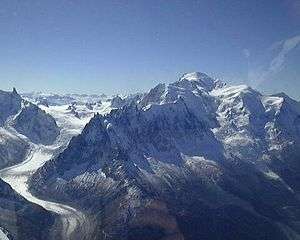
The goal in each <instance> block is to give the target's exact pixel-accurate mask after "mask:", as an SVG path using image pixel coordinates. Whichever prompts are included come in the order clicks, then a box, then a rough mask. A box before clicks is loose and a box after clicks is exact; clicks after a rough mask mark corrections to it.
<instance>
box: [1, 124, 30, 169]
mask: <svg viewBox="0 0 300 240" xmlns="http://www.w3.org/2000/svg"><path fill="white" fill-rule="evenodd" d="M28 148H29V144H28V143H27V142H26V141H24V140H23V139H21V138H19V137H17V136H14V135H12V134H11V133H9V132H8V131H7V130H5V129H4V128H1V127H0V169H2V168H5V167H9V166H12V165H14V164H17V163H19V162H21V161H23V159H24V158H25V156H26V153H27V150H28Z"/></svg>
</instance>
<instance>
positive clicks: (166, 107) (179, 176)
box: [29, 73, 300, 240]
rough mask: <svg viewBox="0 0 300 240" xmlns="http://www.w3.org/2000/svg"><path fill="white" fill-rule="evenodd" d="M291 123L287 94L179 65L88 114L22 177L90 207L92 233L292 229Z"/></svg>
mask: <svg viewBox="0 0 300 240" xmlns="http://www.w3.org/2000/svg"><path fill="white" fill-rule="evenodd" d="M299 130H300V104H299V103H298V102H296V101H294V100H292V99H290V98H289V97H288V96H286V95H284V94H279V95H274V96H263V95H261V94H260V93H258V92H257V91H255V90H253V89H251V88H249V87H247V86H226V85H225V84H223V83H221V82H219V81H215V80H214V79H212V78H210V77H209V76H207V75H206V74H203V73H190V74H185V75H183V76H182V77H181V78H180V79H179V81H177V82H175V83H172V84H169V85H165V84H159V85H158V86H156V87H155V88H153V89H152V90H150V91H149V93H147V94H145V95H143V96H142V98H139V99H138V100H137V101H132V102H131V103H130V104H128V105H125V106H124V107H123V108H121V109H117V110H113V111H112V112H111V113H110V114H107V115H105V116H100V115H96V116H95V117H94V118H93V119H92V120H91V121H90V122H89V123H88V124H87V126H86V127H85V128H84V130H83V132H82V134H80V135H79V136H77V137H74V138H73V139H72V140H71V142H70V144H69V146H68V147H67V148H66V149H65V150H64V151H63V152H62V153H61V154H60V155H58V156H57V157H56V158H54V159H52V160H51V161H49V162H47V163H46V164H45V165H44V166H43V167H41V168H40V169H39V170H38V171H37V172H36V173H35V174H34V175H33V177H32V179H31V181H30V183H29V184H30V186H31V189H32V190H33V191H35V193H37V194H41V195H43V196H45V197H51V198H54V199H56V200H59V201H63V202H67V203H68V204H74V205H75V206H77V207H78V206H79V207H80V208H81V209H82V210H83V211H85V212H86V213H87V214H89V215H90V216H91V217H92V219H94V222H95V226H94V227H95V232H94V236H95V239H128V240H135V239H136V240H138V239H151V240H154V239H191V240H194V239H207V240H208V239H222V240H224V239H226V240H227V239H228V240H229V239H247V240H248V239H249V240H250V239H251V240H252V239H253V240H254V239H255V240H256V239H257V240H260V239H265V240H269V239H270V240H271V239H272V240H274V239H275V240H277V239H278V240H285V239H297V238H298V237H299V234H300V230H299V229H300V224H299V219H300V200H299V198H298V195H299V191H300V185H299V179H300V151H299V149H300V148H299V147H300V132H299ZM53 196H55V197H53Z"/></svg>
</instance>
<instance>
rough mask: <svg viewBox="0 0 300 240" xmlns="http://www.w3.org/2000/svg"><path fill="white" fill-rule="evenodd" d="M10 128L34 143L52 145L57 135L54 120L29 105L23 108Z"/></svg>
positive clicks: (37, 108) (34, 106)
mask: <svg viewBox="0 0 300 240" xmlns="http://www.w3.org/2000/svg"><path fill="white" fill-rule="evenodd" d="M12 126H13V127H14V128H15V129H16V130H17V131H18V132H19V133H21V134H23V135H25V136H26V137H28V138H29V139H30V140H31V141H32V142H34V143H42V144H45V145H47V144H52V143H53V142H54V141H55V139H56V138H57V136H58V135H59V128H58V126H57V124H56V122H55V120H54V118H53V117H52V116H50V115H49V114H47V113H46V112H45V111H43V110H41V109H40V108H39V107H37V106H36V105H34V104H31V103H27V104H26V105H25V106H24V107H23V109H22V111H21V112H20V113H19V114H18V115H17V116H16V117H15V119H14V121H13V124H12Z"/></svg>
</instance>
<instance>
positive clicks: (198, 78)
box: [178, 72, 224, 92]
mask: <svg viewBox="0 0 300 240" xmlns="http://www.w3.org/2000/svg"><path fill="white" fill-rule="evenodd" d="M182 82H191V83H193V84H196V85H197V87H198V88H201V89H203V90H204V91H209V92H210V91H212V90H213V89H214V88H216V87H220V86H223V85H224V84H223V83H222V82H220V81H218V80H215V79H213V78H211V77H210V76H208V75H207V74H205V73H201V72H191V73H185V74H183V76H182V77H181V78H180V79H179V81H178V83H182Z"/></svg>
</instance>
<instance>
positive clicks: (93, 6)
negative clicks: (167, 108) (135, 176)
mask: <svg viewBox="0 0 300 240" xmlns="http://www.w3.org/2000/svg"><path fill="white" fill-rule="evenodd" d="M0 32H1V35H0V53H1V58H0V89H11V88H12V87H16V88H17V89H18V91H20V92H29V91H46V92H57V93H64V92H65V93H107V94H114V93H131V92H137V91H145V90H148V89H149V88H151V87H153V86H154V85H155V84H157V83H159V82H172V81H175V80H176V79H178V77H179V76H180V75H181V74H183V73H185V72H191V71H201V72H205V73H207V74H209V75H211V76H213V77H218V78H220V79H222V80H223V81H225V82H228V83H232V84H248V85H250V86H252V87H254V88H256V89H259V90H263V91H265V92H267V93H274V92H286V93H287V94H288V95H290V96H292V97H294V98H297V99H298V100H299V99H300V77H299V76H300V67H299V66H300V1H299V0H273V1H259V0H253V1H236V0H228V1H222V2H221V1H217V0H201V1H196V0H193V1H192V0H189V1H179V0H174V1H171V2H170V1H163V0H154V1H144V0H142V1H138V0H133V1H130V2H126V3H125V2H121V1H114V0H113V1H97V0H87V1H78V0H52V1H38V0H28V1H20V0H3V1H2V2H1V9H0Z"/></svg>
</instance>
